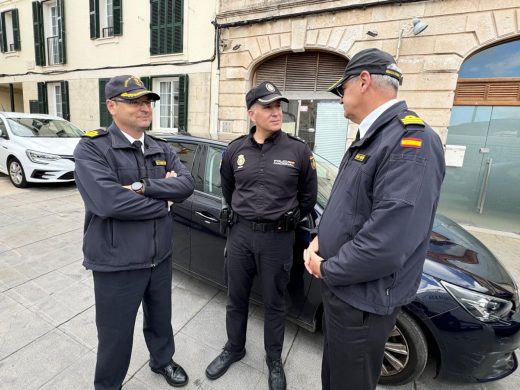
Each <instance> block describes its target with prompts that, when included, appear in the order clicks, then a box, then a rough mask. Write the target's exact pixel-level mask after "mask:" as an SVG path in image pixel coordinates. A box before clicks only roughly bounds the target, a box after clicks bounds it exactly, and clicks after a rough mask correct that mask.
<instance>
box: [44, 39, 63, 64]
mask: <svg viewBox="0 0 520 390" xmlns="http://www.w3.org/2000/svg"><path fill="white" fill-rule="evenodd" d="M60 54H61V53H60V44H59V41H58V36H54V37H48V38H47V58H48V59H49V65H56V64H61V60H60V57H61V55H60Z"/></svg>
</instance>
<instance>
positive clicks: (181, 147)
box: [170, 142, 197, 172]
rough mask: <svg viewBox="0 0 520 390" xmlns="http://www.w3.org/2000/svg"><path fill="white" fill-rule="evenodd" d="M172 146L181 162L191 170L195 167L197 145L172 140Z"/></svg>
mask: <svg viewBox="0 0 520 390" xmlns="http://www.w3.org/2000/svg"><path fill="white" fill-rule="evenodd" d="M170 146H171V147H172V149H173V150H174V151H175V153H176V154H177V156H179V159H180V160H181V163H183V164H184V166H185V167H186V168H188V169H189V170H190V172H191V170H192V168H193V160H194V159H195V151H196V150H197V145H194V144H189V143H184V142H170Z"/></svg>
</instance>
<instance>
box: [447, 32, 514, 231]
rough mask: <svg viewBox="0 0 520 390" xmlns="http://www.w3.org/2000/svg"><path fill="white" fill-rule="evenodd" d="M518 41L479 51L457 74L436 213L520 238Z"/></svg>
mask: <svg viewBox="0 0 520 390" xmlns="http://www.w3.org/2000/svg"><path fill="white" fill-rule="evenodd" d="M519 53H520V40H513V41H508V42H504V43H501V44H500V45H496V46H492V47H489V48H487V49H484V50H482V51H480V52H478V53H476V54H474V55H473V56H471V57H470V58H469V59H468V60H466V61H465V62H464V64H463V65H462V67H461V70H460V73H459V80H458V84H457V89H456V92H455V102H454V107H453V109H452V114H451V121H450V126H449V128H448V137H447V141H446V165H447V170H446V179H445V181H444V185H443V190H442V195H441V200H440V205H439V209H440V211H441V212H443V213H445V214H447V215H450V216H452V217H453V218H454V219H456V220H457V221H459V222H462V223H466V224H470V225H475V226H479V227H484V228H490V229H497V230H504V231H510V232H516V233H520V54H519Z"/></svg>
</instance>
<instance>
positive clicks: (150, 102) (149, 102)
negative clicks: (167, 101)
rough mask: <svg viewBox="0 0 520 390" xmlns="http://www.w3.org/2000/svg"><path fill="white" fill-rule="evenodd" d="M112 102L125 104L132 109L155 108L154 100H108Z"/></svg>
mask: <svg viewBox="0 0 520 390" xmlns="http://www.w3.org/2000/svg"><path fill="white" fill-rule="evenodd" d="M110 100H112V101H113V102H118V103H125V104H129V105H131V106H134V107H141V106H142V105H144V106H145V107H155V100H140V101H139V100H125V99H110Z"/></svg>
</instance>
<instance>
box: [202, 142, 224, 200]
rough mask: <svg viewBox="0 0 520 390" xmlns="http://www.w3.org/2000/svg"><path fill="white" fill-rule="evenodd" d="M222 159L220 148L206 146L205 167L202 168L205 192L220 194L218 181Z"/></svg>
mask: <svg viewBox="0 0 520 390" xmlns="http://www.w3.org/2000/svg"><path fill="white" fill-rule="evenodd" d="M221 161H222V149H219V148H214V147H212V146H209V147H208V155H207V158H206V168H205V169H204V172H205V174H204V192H205V193H207V194H211V195H215V196H219V197H220V196H222V185H221V183H220V162H221Z"/></svg>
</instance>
